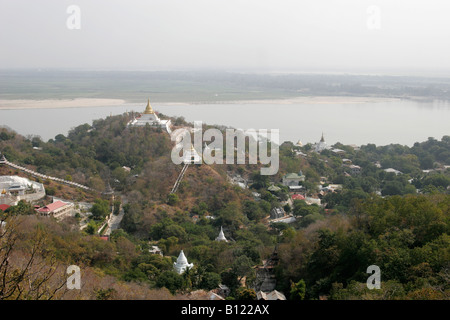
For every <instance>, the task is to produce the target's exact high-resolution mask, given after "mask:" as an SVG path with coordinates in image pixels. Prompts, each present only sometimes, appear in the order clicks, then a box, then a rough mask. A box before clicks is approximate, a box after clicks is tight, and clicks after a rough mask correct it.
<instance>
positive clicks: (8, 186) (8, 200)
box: [0, 176, 45, 205]
mask: <svg viewBox="0 0 450 320" xmlns="http://www.w3.org/2000/svg"><path fill="white" fill-rule="evenodd" d="M0 192H1V193H0V204H8V205H16V204H17V203H18V202H19V201H20V200H26V201H36V200H39V199H42V198H43V197H45V188H44V185H43V184H42V183H39V182H36V181H32V180H29V179H27V178H23V177H19V176H0Z"/></svg>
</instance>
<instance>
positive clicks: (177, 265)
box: [173, 250, 194, 274]
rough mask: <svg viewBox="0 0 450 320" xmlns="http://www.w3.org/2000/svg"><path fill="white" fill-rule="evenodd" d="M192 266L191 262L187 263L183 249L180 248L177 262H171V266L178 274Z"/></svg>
mask: <svg viewBox="0 0 450 320" xmlns="http://www.w3.org/2000/svg"><path fill="white" fill-rule="evenodd" d="M193 266H194V264H193V263H188V261H187V259H186V256H185V255H184V252H183V250H181V252H180V255H179V256H178V259H177V262H174V263H173V268H174V269H175V271H176V272H177V273H178V274H182V273H183V272H184V271H186V269H191V268H192V267H193Z"/></svg>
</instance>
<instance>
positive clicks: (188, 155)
mask: <svg viewBox="0 0 450 320" xmlns="http://www.w3.org/2000/svg"><path fill="white" fill-rule="evenodd" d="M183 163H185V164H202V157H201V156H200V154H199V153H198V152H197V150H195V149H194V146H193V145H191V149H190V150H187V151H185V150H183Z"/></svg>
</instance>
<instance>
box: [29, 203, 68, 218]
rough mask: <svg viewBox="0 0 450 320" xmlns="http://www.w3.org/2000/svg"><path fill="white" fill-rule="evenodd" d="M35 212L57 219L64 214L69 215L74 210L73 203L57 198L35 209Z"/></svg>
mask: <svg viewBox="0 0 450 320" xmlns="http://www.w3.org/2000/svg"><path fill="white" fill-rule="evenodd" d="M36 212H37V213H39V214H40V215H42V216H52V217H54V218H57V219H59V218H62V217H65V216H71V215H72V214H73V212H74V204H73V203H68V202H63V201H59V200H58V201H55V202H53V203H50V204H48V205H46V206H43V207H41V208H39V209H36Z"/></svg>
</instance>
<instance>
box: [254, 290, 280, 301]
mask: <svg viewBox="0 0 450 320" xmlns="http://www.w3.org/2000/svg"><path fill="white" fill-rule="evenodd" d="M256 299H257V300H286V297H285V295H284V294H283V293H281V292H280V291H277V290H273V291H270V292H263V291H258V292H257V293H256Z"/></svg>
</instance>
